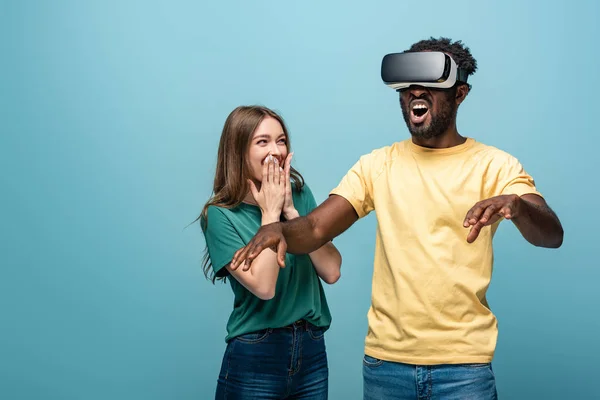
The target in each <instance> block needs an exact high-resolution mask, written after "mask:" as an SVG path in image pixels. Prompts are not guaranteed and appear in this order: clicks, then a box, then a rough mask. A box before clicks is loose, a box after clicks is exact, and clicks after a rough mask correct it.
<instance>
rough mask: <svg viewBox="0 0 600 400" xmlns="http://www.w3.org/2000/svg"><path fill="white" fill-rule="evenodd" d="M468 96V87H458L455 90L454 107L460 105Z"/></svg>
mask: <svg viewBox="0 0 600 400" xmlns="http://www.w3.org/2000/svg"><path fill="white" fill-rule="evenodd" d="M468 94H469V85H459V86H458V87H457V88H456V98H455V100H456V105H457V106H458V105H460V103H462V102H463V101H464V100H465V98H466V97H467V95H468Z"/></svg>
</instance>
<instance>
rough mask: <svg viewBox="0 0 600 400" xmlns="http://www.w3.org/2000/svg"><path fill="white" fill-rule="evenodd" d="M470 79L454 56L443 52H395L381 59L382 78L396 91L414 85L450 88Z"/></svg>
mask: <svg viewBox="0 0 600 400" xmlns="http://www.w3.org/2000/svg"><path fill="white" fill-rule="evenodd" d="M467 78H468V74H467V73H466V71H465V70H463V69H461V68H458V66H457V65H456V62H455V61H454V60H453V59H452V57H450V56H449V55H448V54H446V53H442V52H439V51H422V52H415V53H393V54H388V55H386V56H385V57H383V61H382V62H381V79H383V82H384V83H385V84H386V85H387V86H389V87H391V88H392V89H394V90H396V91H400V90H402V89H406V88H408V87H409V86H411V85H419V86H425V87H430V88H437V89H447V88H451V87H452V86H454V84H455V83H456V82H463V83H467Z"/></svg>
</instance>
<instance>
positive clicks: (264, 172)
mask: <svg viewBox="0 0 600 400" xmlns="http://www.w3.org/2000/svg"><path fill="white" fill-rule="evenodd" d="M270 157H271V155H270V154H269V155H268V156H267V158H265V161H263V170H262V176H263V179H262V183H263V185H264V184H265V183H267V181H268V180H269V159H270Z"/></svg>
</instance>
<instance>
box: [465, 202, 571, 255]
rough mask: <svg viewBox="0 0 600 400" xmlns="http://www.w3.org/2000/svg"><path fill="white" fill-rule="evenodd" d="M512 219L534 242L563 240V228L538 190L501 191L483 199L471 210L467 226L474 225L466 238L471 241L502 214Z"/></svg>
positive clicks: (553, 245) (552, 244) (550, 245)
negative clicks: (507, 192)
mask: <svg viewBox="0 0 600 400" xmlns="http://www.w3.org/2000/svg"><path fill="white" fill-rule="evenodd" d="M502 217H504V218H506V219H509V220H512V221H513V223H514V224H515V226H516V227H517V229H519V231H520V232H521V234H522V235H523V237H524V238H525V239H526V240H527V241H528V242H529V243H531V244H533V245H534V246H539V247H548V248H558V247H560V246H561V245H562V242H563V235H564V232H563V228H562V225H561V223H560V220H559V219H558V217H557V215H556V214H555V213H554V211H552V209H550V207H549V206H548V204H547V203H546V201H545V200H544V199H543V198H542V197H540V196H538V195H536V194H524V195H522V196H520V197H519V196H517V195H515V194H511V195H502V196H496V197H492V198H489V199H487V200H483V201H480V202H479V203H477V204H475V205H474V206H473V208H471V209H470V210H469V212H468V213H467V215H466V217H465V221H464V227H465V228H468V227H469V226H470V227H471V230H470V232H469V234H468V236H467V242H469V243H472V242H474V241H475V239H476V238H477V236H478V235H479V231H480V230H481V228H483V227H484V226H486V225H491V224H493V223H495V222H496V221H498V220H499V219H500V218H502Z"/></svg>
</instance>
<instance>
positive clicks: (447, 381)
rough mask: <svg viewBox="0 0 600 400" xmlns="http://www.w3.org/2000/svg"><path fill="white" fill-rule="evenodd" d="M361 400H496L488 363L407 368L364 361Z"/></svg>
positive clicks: (366, 357)
mask: <svg viewBox="0 0 600 400" xmlns="http://www.w3.org/2000/svg"><path fill="white" fill-rule="evenodd" d="M363 379H364V384H363V390H364V393H363V399H364V400H388V399H401V400H497V399H498V395H497V394H496V379H495V377H494V372H493V371H492V365H491V364H443V365H423V366H419V365H410V364H402V363H397V362H389V361H383V360H379V359H377V358H373V357H370V356H367V355H365V357H364V359H363Z"/></svg>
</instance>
